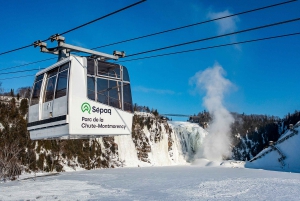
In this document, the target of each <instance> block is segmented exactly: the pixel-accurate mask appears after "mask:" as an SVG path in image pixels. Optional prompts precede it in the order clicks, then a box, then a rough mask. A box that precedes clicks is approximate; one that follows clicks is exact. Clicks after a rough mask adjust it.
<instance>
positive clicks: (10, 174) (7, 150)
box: [0, 142, 21, 181]
mask: <svg viewBox="0 0 300 201" xmlns="http://www.w3.org/2000/svg"><path fill="white" fill-rule="evenodd" d="M20 152H21V148H19V146H18V143H17V142H14V143H11V144H4V146H3V147H2V150H1V152H0V179H1V180H4V181H6V180H7V179H11V180H13V179H15V178H16V176H19V175H20V174H21V162H20V161H19V159H18V155H19V153H20Z"/></svg>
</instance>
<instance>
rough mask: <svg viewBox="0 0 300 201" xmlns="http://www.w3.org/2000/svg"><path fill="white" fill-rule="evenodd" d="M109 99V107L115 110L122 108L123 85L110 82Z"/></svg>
mask: <svg viewBox="0 0 300 201" xmlns="http://www.w3.org/2000/svg"><path fill="white" fill-rule="evenodd" d="M108 85H109V88H108V97H109V100H108V102H109V105H110V106H113V107H115V108H119V109H121V108H122V104H121V83H120V82H117V81H113V80H109V84H108Z"/></svg>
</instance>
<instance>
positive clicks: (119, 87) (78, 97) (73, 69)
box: [27, 35, 133, 140]
mask: <svg viewBox="0 0 300 201" xmlns="http://www.w3.org/2000/svg"><path fill="white" fill-rule="evenodd" d="M52 39H53V40H57V41H58V46H57V47H55V48H47V47H46V46H47V44H46V43H43V42H41V41H37V42H35V46H39V47H40V48H41V51H42V52H49V53H53V54H57V55H58V57H59V61H58V62H57V63H55V64H53V65H51V66H49V67H48V68H46V69H43V70H41V71H39V72H38V73H37V74H36V76H35V80H34V84H33V88H32V94H31V99H30V106H29V117H28V124H27V127H28V131H29V132H30V138H31V139H32V140H39V139H81V138H94V137H102V136H115V135H129V134H131V129H132V128H131V127H132V119H133V107H132V97H131V88H130V80H129V74H128V71H127V69H126V67H125V66H122V65H119V64H114V63H109V62H107V60H108V59H115V60H116V59H118V58H119V56H124V53H123V52H116V51H115V52H114V55H108V54H104V53H100V52H96V51H93V50H89V49H85V48H81V47H77V46H72V45H69V44H66V43H64V38H63V37H62V36H58V35H56V36H54V37H52ZM71 52H84V53H88V54H89V56H78V55H72V54H70V53H71Z"/></svg>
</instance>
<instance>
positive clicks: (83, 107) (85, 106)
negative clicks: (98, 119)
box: [81, 103, 91, 114]
mask: <svg viewBox="0 0 300 201" xmlns="http://www.w3.org/2000/svg"><path fill="white" fill-rule="evenodd" d="M81 110H82V112H85V111H87V112H88V113H89V114H91V106H90V104H88V103H82V105H81Z"/></svg>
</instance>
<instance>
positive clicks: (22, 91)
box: [17, 87, 31, 98]
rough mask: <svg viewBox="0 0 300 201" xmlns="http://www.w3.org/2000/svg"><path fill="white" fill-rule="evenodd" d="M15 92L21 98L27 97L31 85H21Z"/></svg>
mask: <svg viewBox="0 0 300 201" xmlns="http://www.w3.org/2000/svg"><path fill="white" fill-rule="evenodd" d="M17 93H18V94H19V95H20V97H21V98H29V97H30V93H31V87H21V88H18V89H17Z"/></svg>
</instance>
